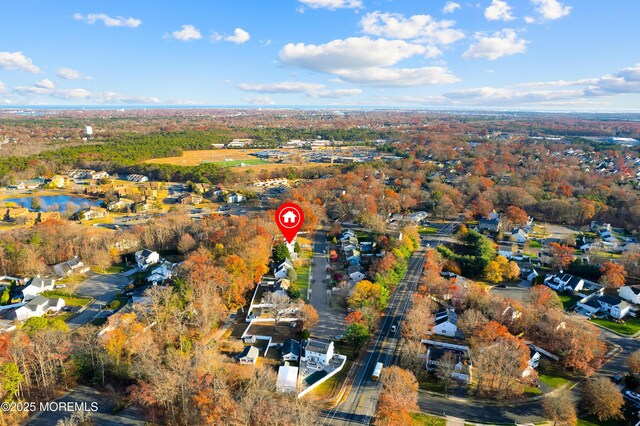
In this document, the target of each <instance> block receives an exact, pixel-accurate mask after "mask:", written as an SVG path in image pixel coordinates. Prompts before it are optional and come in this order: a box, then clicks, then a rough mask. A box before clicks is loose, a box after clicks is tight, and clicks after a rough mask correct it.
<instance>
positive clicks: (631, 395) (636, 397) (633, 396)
mask: <svg viewBox="0 0 640 426" xmlns="http://www.w3.org/2000/svg"><path fill="white" fill-rule="evenodd" d="M625 393H626V395H627V396H628V397H629V398H631V399H634V400H636V401H640V394H638V393H635V392H631V391H626V392H625Z"/></svg>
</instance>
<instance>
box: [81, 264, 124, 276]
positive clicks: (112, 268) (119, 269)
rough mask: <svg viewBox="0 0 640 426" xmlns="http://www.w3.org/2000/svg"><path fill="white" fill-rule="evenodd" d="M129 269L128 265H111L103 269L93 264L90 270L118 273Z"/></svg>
mask: <svg viewBox="0 0 640 426" xmlns="http://www.w3.org/2000/svg"><path fill="white" fill-rule="evenodd" d="M129 269H131V268H130V267H128V266H124V265H113V266H110V267H108V268H107V269H105V270H103V269H102V268H100V267H98V266H93V267H92V268H91V270H92V271H93V272H96V273H98V274H119V273H121V272H124V271H127V270H129Z"/></svg>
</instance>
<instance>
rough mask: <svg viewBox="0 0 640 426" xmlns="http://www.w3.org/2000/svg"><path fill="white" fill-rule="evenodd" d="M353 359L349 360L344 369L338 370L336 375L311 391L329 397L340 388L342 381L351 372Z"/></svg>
mask: <svg viewBox="0 0 640 426" xmlns="http://www.w3.org/2000/svg"><path fill="white" fill-rule="evenodd" d="M352 363H353V361H347V362H346V363H345V364H344V367H342V370H340V371H338V372H337V373H336V375H335V376H333V377H331V378H329V379H328V380H327V381H325V382H323V383H320V384H319V385H318V386H317V387H316V388H315V389H314V390H312V391H311V393H312V394H313V395H316V396H322V397H329V396H331V394H332V393H333V392H335V391H337V390H339V389H340V387H341V386H342V382H344V379H345V378H346V377H347V374H349V369H351V364H352Z"/></svg>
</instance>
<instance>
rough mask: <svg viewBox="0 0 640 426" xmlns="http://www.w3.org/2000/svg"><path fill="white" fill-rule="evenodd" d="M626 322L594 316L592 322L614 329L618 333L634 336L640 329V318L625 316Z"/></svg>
mask: <svg viewBox="0 0 640 426" xmlns="http://www.w3.org/2000/svg"><path fill="white" fill-rule="evenodd" d="M624 321H625V323H624V324H618V323H616V322H613V321H610V320H608V319H604V318H593V319H592V320H591V322H593V323H595V324H598V325H601V326H602V327H605V328H608V329H609V330H613V331H615V332H617V333H620V334H624V335H627V336H632V335H634V334H636V333H637V332H639V331H640V320H639V319H638V318H631V317H628V318H625V320H624Z"/></svg>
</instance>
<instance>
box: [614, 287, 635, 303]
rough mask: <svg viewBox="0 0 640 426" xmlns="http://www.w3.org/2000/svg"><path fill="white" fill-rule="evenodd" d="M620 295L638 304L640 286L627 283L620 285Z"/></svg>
mask: <svg viewBox="0 0 640 426" xmlns="http://www.w3.org/2000/svg"><path fill="white" fill-rule="evenodd" d="M618 296H620V297H621V298H623V299H624V300H626V301H628V302H631V303H635V304H636V305H638V304H640V286H637V285H625V286H624V287H620V289H619V290H618Z"/></svg>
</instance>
